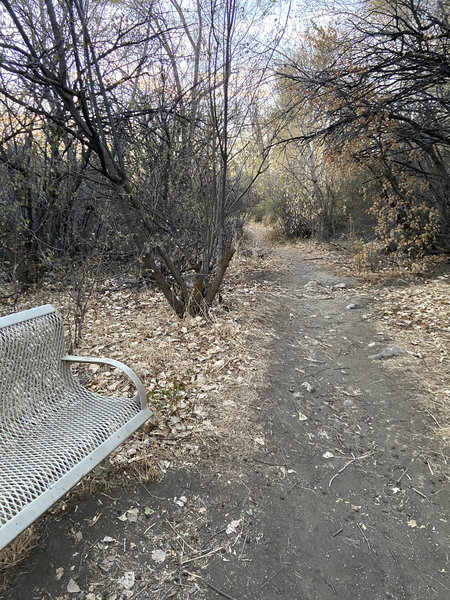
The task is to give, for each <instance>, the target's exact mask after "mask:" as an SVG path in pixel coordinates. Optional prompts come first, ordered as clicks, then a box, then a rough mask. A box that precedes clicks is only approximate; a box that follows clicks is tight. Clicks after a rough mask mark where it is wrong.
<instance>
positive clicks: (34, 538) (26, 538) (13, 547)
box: [0, 525, 39, 592]
mask: <svg viewBox="0 0 450 600" xmlns="http://www.w3.org/2000/svg"><path fill="white" fill-rule="evenodd" d="M38 544H39V534H38V527H37V525H32V526H31V527H28V529H26V530H25V531H24V532H23V533H21V534H20V535H19V536H18V537H16V539H15V540H13V541H12V542H11V543H10V544H9V546H7V547H6V548H4V549H3V550H0V592H1V591H3V590H5V589H6V587H7V586H8V584H9V582H10V580H11V578H12V576H13V575H14V572H15V569H16V567H17V566H18V565H19V564H20V563H21V562H22V561H23V560H24V559H25V558H26V557H27V556H28V555H29V554H30V552H31V551H32V550H33V548H35V547H36V546H37V545H38Z"/></svg>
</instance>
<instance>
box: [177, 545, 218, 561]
mask: <svg viewBox="0 0 450 600" xmlns="http://www.w3.org/2000/svg"><path fill="white" fill-rule="evenodd" d="M223 549H224V547H223V546H219V548H215V549H214V550H210V551H209V552H204V553H203V554H199V555H198V556H193V557H192V558H187V559H186V560H182V561H181V564H182V565H187V564H188V563H190V562H192V561H194V560H200V559H201V558H206V557H207V556H211V554H215V553H216V552H220V550H223Z"/></svg>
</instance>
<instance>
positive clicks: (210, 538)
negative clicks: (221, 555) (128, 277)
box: [202, 527, 227, 549]
mask: <svg viewBox="0 0 450 600" xmlns="http://www.w3.org/2000/svg"><path fill="white" fill-rule="evenodd" d="M226 530H227V528H226V527H223V529H220V530H219V531H216V533H213V534H212V536H211V537H209V538H208V539H207V540H206V542H205V543H204V544H203V546H202V549H203V548H204V547H205V546H207V545H208V544H209V542H210V541H211V540H213V539H214V538H215V537H217V536H218V535H220V534H221V533H224V532H225V531H226Z"/></svg>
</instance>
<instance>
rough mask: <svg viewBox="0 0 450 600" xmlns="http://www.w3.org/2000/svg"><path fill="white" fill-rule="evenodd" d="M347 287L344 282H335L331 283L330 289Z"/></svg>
mask: <svg viewBox="0 0 450 600" xmlns="http://www.w3.org/2000/svg"><path fill="white" fill-rule="evenodd" d="M346 287H347V284H346V283H343V282H342V283H336V284H335V285H333V287H332V288H331V289H333V290H345V288H346Z"/></svg>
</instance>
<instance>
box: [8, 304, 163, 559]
mask: <svg viewBox="0 0 450 600" xmlns="http://www.w3.org/2000/svg"><path fill="white" fill-rule="evenodd" d="M71 362H89V363H100V364H107V365H111V366H114V367H117V368H118V369H120V370H121V371H123V372H125V373H126V374H127V375H128V377H129V378H130V379H131V380H132V381H133V383H134V384H135V386H136V388H137V392H138V393H137V395H136V396H135V397H134V398H110V397H105V396H100V395H98V394H95V393H93V392H90V391H88V390H86V389H85V388H84V387H83V386H82V385H81V384H80V383H79V382H78V380H77V379H76V378H75V377H73V375H72V373H71V371H70V363H71ZM151 414H152V413H151V411H150V410H149V408H148V406H147V400H146V393H145V389H144V386H143V385H142V383H141V381H140V380H139V378H138V377H137V375H135V373H133V371H132V370H131V369H129V368H128V367H126V366H125V365H124V364H122V363H120V362H118V361H115V360H110V359H106V358H80V357H77V356H66V353H65V344H64V332H63V325H62V320H61V317H60V316H59V314H58V313H57V312H56V310H55V309H54V308H53V306H51V305H50V304H47V305H45V306H40V307H38V308H33V309H31V310H27V311H24V312H20V313H16V314H13V315H9V316H7V317H2V318H0V550H1V549H2V548H4V547H5V546H6V545H7V544H9V543H10V542H11V541H12V540H13V539H14V538H15V537H16V536H17V535H18V534H19V533H21V532H22V531H23V530H24V529H25V528H26V527H28V526H29V525H30V524H31V523H32V522H33V521H34V520H35V519H36V518H37V517H39V516H40V515H41V514H42V513H44V512H45V511H46V510H47V509H48V508H49V507H50V506H51V505H52V504H54V502H56V500H58V499H59V498H60V497H61V496H63V495H64V494H65V493H66V492H67V491H68V490H70V488H71V487H73V486H74V485H75V484H76V483H77V482H78V481H79V480H80V479H81V478H82V477H83V476H84V475H86V473H88V472H89V471H90V470H92V469H93V468H94V467H95V466H96V465H97V464H99V463H100V462H101V461H102V460H103V459H104V458H106V456H108V454H110V452H112V450H114V449H115V448H116V447H117V446H119V445H120V444H121V442H123V440H125V439H126V438H127V437H128V436H130V435H131V434H132V433H133V432H134V431H135V430H136V429H138V428H139V427H140V426H141V425H142V424H143V423H144V422H145V421H146V420H147V419H149V417H150V416H151Z"/></svg>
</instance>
